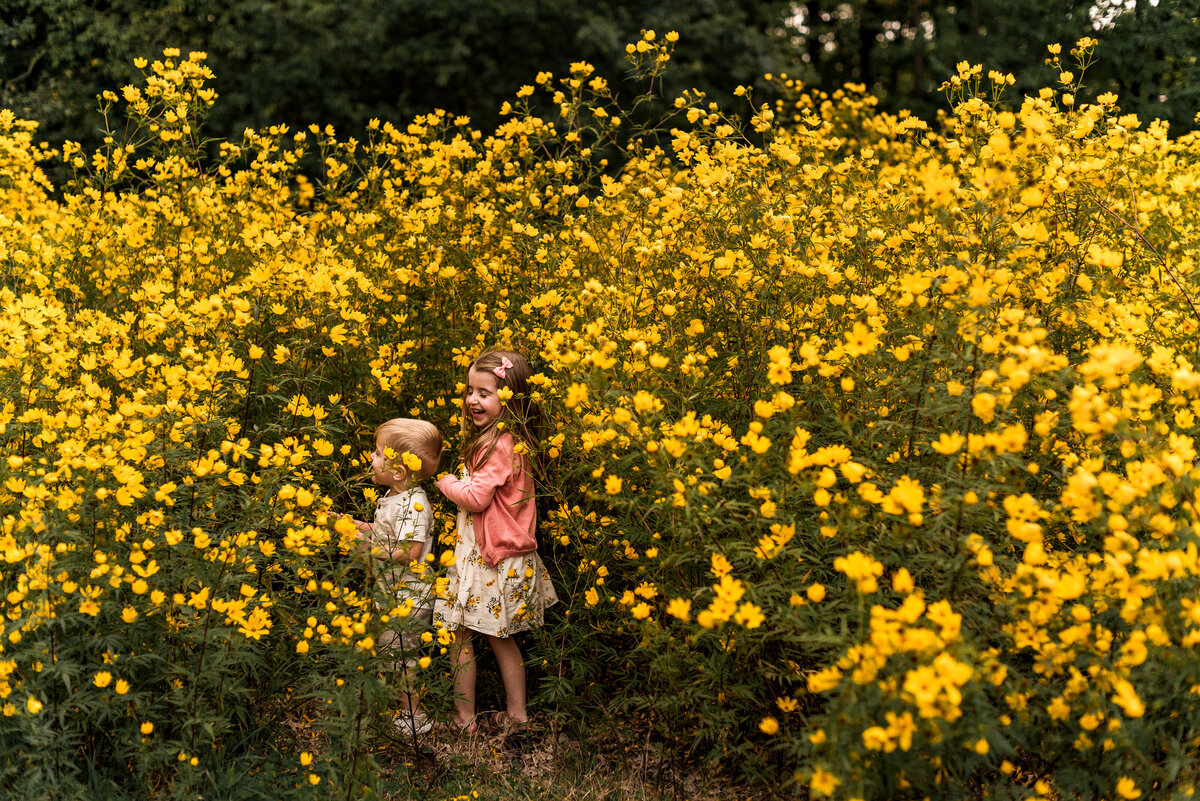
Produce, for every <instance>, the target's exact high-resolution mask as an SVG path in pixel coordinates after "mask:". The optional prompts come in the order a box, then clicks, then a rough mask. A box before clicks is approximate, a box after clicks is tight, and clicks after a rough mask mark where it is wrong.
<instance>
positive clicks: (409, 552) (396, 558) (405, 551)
mask: <svg viewBox="0 0 1200 801" xmlns="http://www.w3.org/2000/svg"><path fill="white" fill-rule="evenodd" d="M423 546H424V543H421V542H406V543H402V544H401V545H400V546H399V547H397V548H390V549H389V548H379V547H377V546H373V545H372V546H368V547H370V550H371V555H372V556H374V557H375V558H376V559H380V560H383V561H385V562H403V563H404V564H407V563H409V562H413V561H416V560H417V559H420V558H421V550H422V548H423Z"/></svg>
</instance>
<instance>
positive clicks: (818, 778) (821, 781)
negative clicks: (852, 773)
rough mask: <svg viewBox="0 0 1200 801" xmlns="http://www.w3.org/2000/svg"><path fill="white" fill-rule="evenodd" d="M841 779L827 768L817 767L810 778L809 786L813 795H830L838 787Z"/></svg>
mask: <svg viewBox="0 0 1200 801" xmlns="http://www.w3.org/2000/svg"><path fill="white" fill-rule="evenodd" d="M839 784H841V781H840V780H839V779H838V778H837V777H836V776H834V775H833V774H832V773H830V772H829V771H827V770H824V769H822V768H817V769H816V770H815V771H813V775H812V779H811V780H809V783H808V786H809V789H810V790H812V792H813V795H818V796H829V795H833V792H834V790H836V789H837V788H838V785H839Z"/></svg>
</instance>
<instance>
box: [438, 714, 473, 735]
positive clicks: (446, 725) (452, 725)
mask: <svg viewBox="0 0 1200 801" xmlns="http://www.w3.org/2000/svg"><path fill="white" fill-rule="evenodd" d="M434 730H435V731H439V732H442V733H443V734H452V735H456V736H459V737H471V736H473V735H475V734H478V733H479V726H478V725H477V724H476V723H475V718H471V720H470V722H469V723H467V724H466V725H463V724H462V723H459V722H458V721H457V720H455V719H454V718H451V719H450V720H445V721H441V720H440V721H438V722H437V725H436V726H435V727H434Z"/></svg>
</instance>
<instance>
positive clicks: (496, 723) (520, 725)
mask: <svg viewBox="0 0 1200 801" xmlns="http://www.w3.org/2000/svg"><path fill="white" fill-rule="evenodd" d="M485 720H486V721H487V722H488V724H490V725H491V727H492V728H494V729H496V730H497V731H498V732H499V733H500V734H501V735H509V734H515V733H517V732H523V731H526V730H528V729H529V721H528V720H517V719H516V718H514V717H511V716H510V715H509V714H508V713H507V712H504V711H503V710H496V711H495V712H492V713H490V714H489V715H488V716H487V717H486V718H485Z"/></svg>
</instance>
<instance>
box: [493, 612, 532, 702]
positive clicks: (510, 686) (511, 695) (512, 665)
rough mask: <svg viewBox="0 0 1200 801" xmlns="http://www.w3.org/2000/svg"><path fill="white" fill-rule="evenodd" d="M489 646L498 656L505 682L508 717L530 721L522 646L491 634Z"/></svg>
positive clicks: (508, 638)
mask: <svg viewBox="0 0 1200 801" xmlns="http://www.w3.org/2000/svg"><path fill="white" fill-rule="evenodd" d="M488 645H490V646H491V647H492V653H494V654H495V655H496V664H497V665H498V666H499V668H500V678H501V679H503V680H504V700H505V702H506V704H507V706H508V716H509V717H510V718H512V719H513V720H519V721H522V722H524V721H527V720H529V712H528V710H526V708H525V658H524V657H523V656H521V648H520V646H518V645H517V641H516V640H514V639H513V638H512V637H493V636H491V635H490V634H489V635H488Z"/></svg>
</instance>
